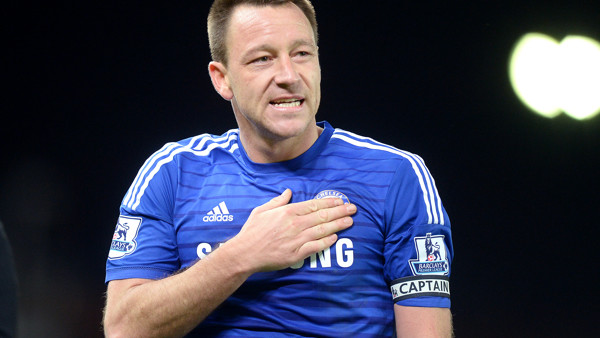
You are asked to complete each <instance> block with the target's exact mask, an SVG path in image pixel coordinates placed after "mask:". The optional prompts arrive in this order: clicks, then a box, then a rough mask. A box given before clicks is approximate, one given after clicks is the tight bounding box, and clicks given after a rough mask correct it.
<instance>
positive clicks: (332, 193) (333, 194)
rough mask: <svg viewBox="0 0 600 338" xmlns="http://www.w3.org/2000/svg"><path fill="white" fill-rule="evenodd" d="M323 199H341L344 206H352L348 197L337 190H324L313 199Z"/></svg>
mask: <svg viewBox="0 0 600 338" xmlns="http://www.w3.org/2000/svg"><path fill="white" fill-rule="evenodd" d="M322 198H340V199H342V201H344V204H350V200H349V199H348V196H346V195H344V194H342V193H341V192H339V191H337V190H323V191H321V192H320V193H318V194H317V195H316V196H315V197H314V198H313V199H315V200H320V199H322Z"/></svg>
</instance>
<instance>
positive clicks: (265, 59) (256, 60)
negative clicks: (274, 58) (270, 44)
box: [252, 55, 271, 63]
mask: <svg viewBox="0 0 600 338" xmlns="http://www.w3.org/2000/svg"><path fill="white" fill-rule="evenodd" d="M270 60H271V58H270V57H268V56H266V55H265V56H261V57H259V58H256V59H254V60H252V63H265V62H268V61H270Z"/></svg>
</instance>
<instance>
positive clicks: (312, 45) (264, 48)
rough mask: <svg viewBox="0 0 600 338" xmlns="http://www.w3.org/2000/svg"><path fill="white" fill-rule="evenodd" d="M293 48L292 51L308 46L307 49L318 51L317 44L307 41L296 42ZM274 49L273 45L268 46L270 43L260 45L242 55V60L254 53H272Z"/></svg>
mask: <svg viewBox="0 0 600 338" xmlns="http://www.w3.org/2000/svg"><path fill="white" fill-rule="evenodd" d="M291 46H292V48H291V49H294V48H298V47H300V46H307V47H310V48H312V49H315V50H316V49H317V46H316V45H315V43H314V42H313V41H312V40H305V39H298V40H295V41H294V42H293V43H292V45H291ZM274 49H275V48H274V47H273V46H272V45H270V44H268V43H264V44H261V45H258V46H256V47H253V48H251V49H250V50H248V51H246V52H245V53H244V54H243V55H242V60H245V59H247V58H248V57H249V56H250V55H252V54H254V53H257V52H261V51H272V50H274Z"/></svg>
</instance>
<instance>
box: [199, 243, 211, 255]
mask: <svg viewBox="0 0 600 338" xmlns="http://www.w3.org/2000/svg"><path fill="white" fill-rule="evenodd" d="M211 251H212V248H211V247H210V244H208V243H200V244H198V247H197V248H196V254H197V255H198V258H200V259H202V258H204V257H206V255H208V254H209V253H210V252H211Z"/></svg>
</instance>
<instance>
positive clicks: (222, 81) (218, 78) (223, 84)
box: [208, 61, 233, 101]
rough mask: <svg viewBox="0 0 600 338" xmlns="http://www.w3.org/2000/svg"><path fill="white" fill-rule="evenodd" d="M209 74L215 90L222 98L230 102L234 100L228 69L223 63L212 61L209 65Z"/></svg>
mask: <svg viewBox="0 0 600 338" xmlns="http://www.w3.org/2000/svg"><path fill="white" fill-rule="evenodd" d="M208 74H209V75H210V80H211V81H212V84H213V86H214V87H215V90H216V91H217V93H219V95H221V97H222V98H224V99H225V100H227V101H230V100H231V99H232V98H233V91H232V90H231V86H230V85H229V80H228V79H227V68H226V67H225V65H223V64H222V63H221V62H216V61H211V62H210V63H209V64H208Z"/></svg>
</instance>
